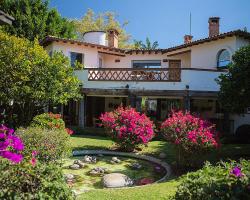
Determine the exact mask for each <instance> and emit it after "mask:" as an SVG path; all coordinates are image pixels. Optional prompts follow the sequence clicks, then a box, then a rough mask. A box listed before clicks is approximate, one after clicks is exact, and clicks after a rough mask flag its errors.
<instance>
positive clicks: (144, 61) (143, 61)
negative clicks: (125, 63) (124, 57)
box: [131, 60, 162, 69]
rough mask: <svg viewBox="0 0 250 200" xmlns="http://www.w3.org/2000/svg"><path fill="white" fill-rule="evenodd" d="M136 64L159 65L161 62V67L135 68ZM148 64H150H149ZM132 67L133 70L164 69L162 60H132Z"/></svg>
mask: <svg viewBox="0 0 250 200" xmlns="http://www.w3.org/2000/svg"><path fill="white" fill-rule="evenodd" d="M135 62H138V63H139V62H141V63H145V64H150V62H151V63H154V62H155V63H157V62H159V64H160V65H159V66H154V67H148V66H147V67H145V66H144V67H135V66H134V63H135ZM147 62H148V63H147ZM131 67H132V68H133V69H157V68H162V63H161V60H131Z"/></svg>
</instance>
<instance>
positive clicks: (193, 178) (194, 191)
mask: <svg viewBox="0 0 250 200" xmlns="http://www.w3.org/2000/svg"><path fill="white" fill-rule="evenodd" d="M249 169H250V160H241V161H239V162H235V161H231V162H220V163H219V164H218V165H216V166H212V165H211V164H209V163H206V165H205V166H204V167H203V168H202V169H201V170H198V171H196V172H191V173H188V174H186V175H184V176H183V177H181V178H180V185H179V186H178V188H177V192H176V194H175V197H174V199H176V200H193V199H202V200H211V199H225V200H226V199H235V200H237V199H239V200H241V199H242V200H245V199H250V170H249Z"/></svg>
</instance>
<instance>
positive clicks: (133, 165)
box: [131, 163, 142, 170]
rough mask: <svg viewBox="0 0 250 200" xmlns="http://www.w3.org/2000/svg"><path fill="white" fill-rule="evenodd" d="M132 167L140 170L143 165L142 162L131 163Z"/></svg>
mask: <svg viewBox="0 0 250 200" xmlns="http://www.w3.org/2000/svg"><path fill="white" fill-rule="evenodd" d="M131 168H132V169H136V170H138V169H141V168H142V165H141V164H140V163H133V164H132V165H131Z"/></svg>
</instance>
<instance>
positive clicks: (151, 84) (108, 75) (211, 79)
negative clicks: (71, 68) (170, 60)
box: [75, 68, 225, 95]
mask: <svg viewBox="0 0 250 200" xmlns="http://www.w3.org/2000/svg"><path fill="white" fill-rule="evenodd" d="M224 72H225V70H216V69H197V68H177V69H176V68H160V69H159V68H155V69H132V68H101V69H99V68H88V69H84V70H79V71H77V70H76V71H75V73H76V75H77V77H78V78H79V79H80V80H81V81H82V83H83V88H84V89H85V90H93V91H95V90H111V91H114V94H115V91H116V90H126V89H127V88H129V90H131V91H132V90H133V91H137V92H139V91H155V92H157V91H158V93H159V94H161V91H185V90H186V88H187V86H189V90H190V91H206V92H218V91H219V89H220V88H219V85H218V84H217V83H216V81H215V79H216V78H218V76H219V75H220V74H221V73H224ZM161 95H163V93H162V94H161Z"/></svg>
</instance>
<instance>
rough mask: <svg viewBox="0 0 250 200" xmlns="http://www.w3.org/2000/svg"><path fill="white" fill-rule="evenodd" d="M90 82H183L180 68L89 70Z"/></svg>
mask: <svg viewBox="0 0 250 200" xmlns="http://www.w3.org/2000/svg"><path fill="white" fill-rule="evenodd" d="M87 70H88V80H89V81H145V82H150V81H165V82H179V81H181V69H180V68H154V69H153V68H151V69H144V68H143V69H134V68H98V69H90V68H88V69H87Z"/></svg>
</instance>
